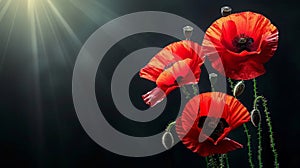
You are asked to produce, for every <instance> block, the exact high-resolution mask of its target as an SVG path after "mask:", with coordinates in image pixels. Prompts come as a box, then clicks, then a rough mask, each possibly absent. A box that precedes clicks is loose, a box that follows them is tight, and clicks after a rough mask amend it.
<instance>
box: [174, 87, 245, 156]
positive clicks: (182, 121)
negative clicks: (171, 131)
mask: <svg viewBox="0 0 300 168" xmlns="http://www.w3.org/2000/svg"><path fill="white" fill-rule="evenodd" d="M202 117H210V118H216V119H217V118H219V122H221V121H222V120H223V121H224V122H223V121H222V122H223V123H225V124H226V125H224V124H222V125H223V126H221V127H219V128H217V127H216V128H215V129H219V131H218V132H215V130H211V131H212V132H211V135H209V134H208V135H206V133H207V132H206V131H205V130H204V129H206V128H205V126H202V125H201V126H200V127H199V123H200V119H202ZM206 120H207V118H205V120H204V123H203V124H206V123H205V121H206ZM216 121H217V120H216ZM248 121H250V114H249V112H248V110H247V109H246V107H245V106H243V105H242V103H240V102H239V101H238V100H237V99H235V98H234V97H233V96H230V95H227V94H225V93H221V92H208V93H202V94H199V95H198V96H195V97H193V98H192V99H191V100H189V101H188V102H187V104H186V106H185V108H184V110H183V112H182V115H181V117H179V118H178V119H177V120H176V132H177V134H178V136H179V138H180V139H181V140H182V142H183V143H184V144H185V145H186V147H187V148H189V149H190V150H192V151H194V152H197V153H199V154H200V155H210V154H211V153H212V152H217V153H222V152H224V153H226V152H227V151H230V150H234V149H236V148H241V147H242V146H241V145H240V144H238V143H237V142H235V141H232V140H229V139H228V138H226V136H227V135H228V134H229V133H230V131H231V130H233V129H235V128H237V127H238V126H240V125H241V124H243V123H245V122H248ZM201 122H202V121H201ZM227 124H228V125H227ZM218 125H219V124H218ZM206 127H207V126H206ZM220 128H221V130H222V129H223V131H222V132H220V131H221V130H220ZM203 131H204V132H203ZM216 135H217V137H216V139H213V138H214V136H216ZM211 136H212V137H213V138H211ZM203 145H204V146H203ZM219 146H221V147H222V148H224V150H223V149H218V148H215V147H219ZM206 147H207V148H211V149H206Z"/></svg>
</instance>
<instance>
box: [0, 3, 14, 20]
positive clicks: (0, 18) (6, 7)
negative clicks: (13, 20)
mask: <svg viewBox="0 0 300 168" xmlns="http://www.w3.org/2000/svg"><path fill="white" fill-rule="evenodd" d="M0 2H1V1H0ZM11 2H12V0H8V1H6V3H5V5H4V7H3V8H2V9H1V12H0V22H1V21H2V19H3V17H4V16H5V15H6V14H7V11H8V8H9V6H10V4H11Z"/></svg>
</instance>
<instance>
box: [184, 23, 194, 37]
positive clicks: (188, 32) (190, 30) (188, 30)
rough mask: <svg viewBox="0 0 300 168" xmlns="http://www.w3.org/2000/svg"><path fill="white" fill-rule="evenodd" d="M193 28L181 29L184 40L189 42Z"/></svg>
mask: <svg viewBox="0 0 300 168" xmlns="http://www.w3.org/2000/svg"><path fill="white" fill-rule="evenodd" d="M193 30H194V28H193V27H191V26H185V27H184V28H183V34H184V37H185V39H186V40H190V38H191V36H192V33H193Z"/></svg>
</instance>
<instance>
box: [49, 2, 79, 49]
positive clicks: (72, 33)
mask: <svg viewBox="0 0 300 168" xmlns="http://www.w3.org/2000/svg"><path fill="white" fill-rule="evenodd" d="M47 2H48V3H49V5H50V7H51V9H52V11H53V12H54V14H55V15H56V16H57V18H58V20H59V21H60V22H61V24H62V25H63V26H64V28H65V29H66V31H67V33H68V34H69V35H70V37H71V38H72V39H73V40H74V41H75V42H76V44H77V45H81V44H82V43H81V41H80V40H79V39H78V37H77V36H76V34H75V33H74V31H73V29H72V28H71V27H70V25H69V24H68V23H67V21H66V20H65V19H64V17H63V16H62V15H61V14H60V12H59V11H58V9H57V8H56V7H55V5H54V4H53V3H52V1H51V0H48V1H47Z"/></svg>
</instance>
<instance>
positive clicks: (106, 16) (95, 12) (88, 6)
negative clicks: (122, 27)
mask: <svg viewBox="0 0 300 168" xmlns="http://www.w3.org/2000/svg"><path fill="white" fill-rule="evenodd" d="M69 1H70V3H71V4H73V5H74V6H75V7H76V8H77V9H79V10H80V11H81V12H82V13H84V14H85V15H86V16H87V17H89V18H90V19H91V20H92V21H93V22H94V23H96V24H98V25H102V24H103V22H104V21H105V22H106V21H107V20H111V19H112V18H114V17H117V14H116V13H114V12H112V11H111V10H109V9H108V8H106V7H104V6H103V5H102V4H100V3H99V2H97V1H94V0H88V3H87V2H86V1H81V0H69ZM99 16H101V17H99Z"/></svg>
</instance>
